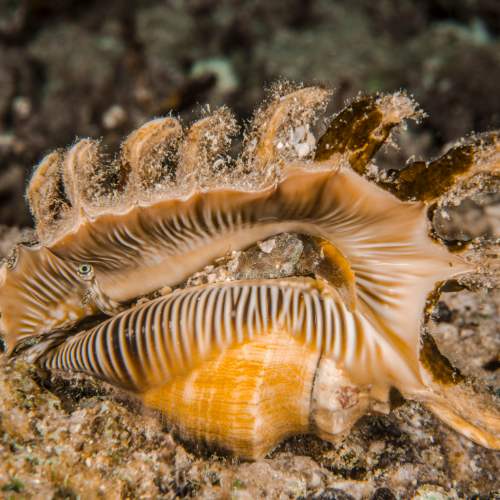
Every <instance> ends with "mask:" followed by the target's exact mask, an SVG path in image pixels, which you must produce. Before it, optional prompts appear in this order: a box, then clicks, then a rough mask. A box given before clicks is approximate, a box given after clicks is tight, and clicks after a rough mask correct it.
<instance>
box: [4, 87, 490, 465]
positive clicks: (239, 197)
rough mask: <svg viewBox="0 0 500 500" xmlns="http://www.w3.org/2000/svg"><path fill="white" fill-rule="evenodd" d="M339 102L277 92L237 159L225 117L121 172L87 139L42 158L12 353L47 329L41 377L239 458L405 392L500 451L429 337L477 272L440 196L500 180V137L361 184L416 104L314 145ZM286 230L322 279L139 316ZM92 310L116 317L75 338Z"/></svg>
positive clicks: (382, 109) (484, 412)
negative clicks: (458, 283)
mask: <svg viewBox="0 0 500 500" xmlns="http://www.w3.org/2000/svg"><path fill="white" fill-rule="evenodd" d="M328 96H329V92H328V91H326V90H324V89H321V88H317V87H309V88H302V89H299V90H295V91H293V92H291V93H288V94H284V95H278V96H276V97H275V99H274V100H272V101H271V102H270V103H268V105H267V106H265V107H263V108H262V109H261V110H260V111H259V112H258V113H257V114H256V117H255V120H254V122H253V123H252V125H251V127H250V129H249V131H248V133H247V136H246V139H245V141H244V144H243V151H242V153H241V155H240V157H239V158H238V159H237V160H236V161H234V162H231V161H230V160H228V157H227V154H226V151H227V149H228V147H229V136H230V135H231V134H232V133H234V132H235V131H236V125H235V122H234V119H233V118H232V116H231V115H230V113H229V111H228V110H226V109H225V108H222V109H221V110H219V111H217V112H215V113H214V114H212V115H209V116H207V117H205V118H203V119H202V120H200V121H198V122H196V123H195V124H194V125H192V126H191V127H190V128H189V130H187V131H186V132H184V131H183V130H182V127H181V126H180V124H179V123H178V122H177V121H176V120H175V119H173V118H164V119H157V120H153V121H152V122H149V123H147V124H146V125H144V126H143V127H141V128H140V129H138V130H137V131H135V132H134V133H132V134H131V135H130V136H129V137H128V138H127V140H126V141H125V142H124V144H123V147H122V151H121V155H120V157H119V159H118V160H117V161H115V162H112V163H108V164H106V163H105V162H103V161H102V155H101V153H100V152H99V148H98V144H97V143H96V142H95V141H90V140H82V141H80V142H78V143H77V144H75V145H74V146H73V147H72V148H71V149H70V150H69V151H67V152H65V153H63V152H55V153H52V154H51V155H49V156H48V157H46V158H45V159H44V160H43V161H42V163H41V164H40V166H39V167H38V169H37V170H36V172H35V174H34V176H33V179H32V181H31V183H30V186H29V189H28V197H29V199H30V203H31V207H32V209H33V212H34V215H35V219H36V220H37V230H38V234H39V237H40V244H39V245H37V246H35V247H33V248H26V247H21V248H19V249H18V250H17V255H15V256H14V258H13V262H12V263H11V264H10V265H6V266H4V267H3V268H2V270H1V271H0V273H1V274H0V280H1V284H0V311H1V313H2V317H1V323H0V328H1V329H2V331H3V332H4V333H5V335H6V338H7V340H8V342H9V345H10V347H11V348H12V347H13V345H14V344H15V343H16V342H19V341H20V340H22V339H23V338H24V337H29V336H33V335H45V337H46V340H45V341H43V342H42V343H41V344H40V345H39V346H38V352H41V353H42V354H41V356H40V362H41V363H42V364H43V365H44V366H47V367H50V368H56V369H66V370H75V371H84V372H87V373H90V374H93V375H95V376H98V377H101V378H103V379H105V380H108V381H111V382H113V383H115V384H116V385H119V386H122V387H124V388H125V389H128V390H130V391H132V392H136V393H139V394H140V396H141V397H142V398H143V400H144V401H145V402H146V404H148V405H150V406H153V407H157V408H159V409H162V410H163V411H164V412H166V414H167V415H168V416H169V417H170V418H171V420H173V421H175V422H176V423H177V424H178V426H179V428H180V429H181V432H184V433H185V434H186V435H187V436H188V437H189V436H190V437H193V436H194V437H197V438H202V437H203V438H204V439H205V440H207V441H208V442H209V443H212V444H213V443H215V444H218V445H222V446H224V447H227V448H229V449H232V450H233V451H235V452H237V453H239V454H241V455H244V456H249V457H253V456H258V455H259V454H262V453H265V452H266V451H267V450H268V449H269V448H270V447H272V446H273V445H274V444H276V442H277V441H279V440H280V439H281V438H283V437H284V436H286V435H289V434H291V433H296V432H304V431H308V430H314V431H316V432H318V433H319V434H320V435H322V436H323V437H326V438H331V436H332V435H334V434H336V433H338V432H341V431H345V430H346V429H348V428H349V427H350V425H352V424H353V423H354V421H355V420H356V419H357V418H358V417H359V416H360V415H361V414H362V413H363V412H365V411H367V410H368V409H369V408H374V407H378V408H381V407H384V405H385V406H387V403H388V399H389V390H390V388H391V387H396V388H398V389H399V390H400V391H401V392H402V393H403V394H404V395H405V396H406V397H409V398H413V399H417V400H420V401H423V402H424V403H425V404H427V406H428V407H429V408H430V409H431V410H433V411H434V412H435V413H436V414H437V415H438V416H440V417H441V418H442V419H443V420H445V421H446V422H447V423H449V424H450V425H451V426H453V427H454V428H456V429H457V430H459V431H461V432H462V433H464V434H465V435H467V436H469V437H471V438H472V439H474V440H475V441H477V442H479V443H481V444H483V445H485V446H490V447H495V448H498V447H500V444H499V437H498V433H499V430H500V418H499V412H498V410H497V409H496V408H495V407H493V406H491V405H490V404H489V402H488V399H487V396H485V395H477V394H473V393H472V392H470V391H469V390H468V389H467V387H466V386H464V384H463V383H462V378H461V376H460V375H459V374H457V372H456V371H454V370H453V369H452V367H450V366H449V365H448V364H447V363H446V362H445V361H444V360H443V358H441V357H440V356H439V353H438V352H437V350H436V349H435V346H434V345H433V343H432V340H431V339H429V338H427V337H424V339H423V342H422V343H421V335H420V324H421V318H422V315H423V311H424V309H425V305H426V301H427V299H428V295H429V293H431V292H432V291H433V290H434V288H435V286H436V284H437V283H440V282H443V281H445V280H447V279H449V278H451V277H455V276H458V275H460V274H462V273H465V272H467V271H469V270H471V266H470V265H468V264H467V263H466V262H465V260H463V259H462V258H461V257H460V256H459V255H456V254H452V253H450V252H449V250H448V249H447V248H446V247H444V246H443V245H442V244H440V243H439V242H438V241H436V240H435V239H433V238H432V237H431V235H430V234H429V227H428V220H427V210H428V205H429V204H430V203H433V202H435V201H436V200H438V199H439V197H440V196H442V195H443V194H444V193H446V192H447V191H448V190H449V189H451V188H452V187H453V186H454V185H455V184H456V183H457V182H458V181H460V180H462V179H467V178H468V177H469V176H470V175H471V174H477V173H481V174H484V175H488V176H490V177H492V176H495V175H498V164H499V146H498V144H499V141H498V136H497V134H495V133H491V134H486V135H483V136H479V137H476V138H473V139H471V140H470V141H469V142H466V143H463V144H460V145H458V146H457V147H455V148H453V149H451V150H450V151H449V152H448V153H446V155H444V156H443V157H442V158H440V159H438V160H436V161H435V162H431V163H430V164H427V163H423V162H415V163H412V164H409V165H407V166H406V168H404V169H403V170H402V171H401V172H400V173H399V174H398V175H396V176H395V177H396V178H395V179H394V180H393V181H391V182H389V181H384V180H379V181H378V184H379V185H377V183H376V182H373V181H370V180H368V179H367V178H366V176H367V173H368V166H369V162H370V159H371V158H372V156H373V155H374V153H375V152H376V151H377V149H378V148H379V147H380V146H381V144H382V143H383V142H384V141H385V140H386V139H387V137H388V135H389V133H390V130H391V129H392V128H393V127H394V126H395V125H397V124H398V123H400V122H401V121H402V120H404V119H406V118H411V117H416V116H418V113H417V112H416V110H415V106H414V104H413V103H412V101H411V100H410V99H408V98H407V97H405V96H404V95H401V94H395V95H389V96H380V97H368V98H362V99H359V100H357V101H355V102H354V103H352V104H351V105H350V106H349V107H347V108H346V109H345V110H343V111H342V112H340V113H339V114H338V115H337V116H336V117H335V118H334V119H333V121H332V122H331V124H330V126H329V127H328V129H327V131H326V132H325V134H324V135H323V136H322V137H321V138H320V139H319V141H318V143H317V145H316V143H315V140H314V138H313V135H312V133H311V124H312V123H313V122H314V119H315V116H316V113H317V112H318V111H320V110H321V109H323V108H324V106H325V103H326V100H327V98H328ZM383 188H386V189H383ZM409 200H412V201H409ZM287 231H294V232H298V233H302V234H308V235H310V236H312V237H313V239H314V242H315V245H316V247H317V248H318V250H319V254H320V256H321V257H320V259H319V260H320V262H319V264H318V265H317V266H316V267H315V268H314V269H313V270H312V272H313V273H314V274H315V275H316V278H315V279H313V280H311V279H299V278H295V279H292V278H291V279H289V280H285V281H279V280H278V281H267V280H253V281H247V282H234V283H223V284H213V285H207V286H204V287H201V288H187V289H184V290H178V291H174V292H173V293H171V294H167V295H166V296H165V297H160V298H158V299H155V300H152V301H149V302H147V303H146V304H142V305H136V306H133V307H132V308H130V309H126V308H127V307H128V306H129V304H130V302H132V301H134V300H136V299H137V298H139V297H142V296H145V295H147V294H150V293H152V292H155V291H156V290H158V289H161V288H162V287H166V286H167V287H168V286H175V285H177V284H179V283H180V282H181V281H182V280H183V279H185V278H186V277H188V276H189V275H190V274H192V273H193V272H195V271H198V270H199V269H200V268H202V267H203V266H204V265H206V264H208V263H210V262H211V261H213V260H214V259H215V258H217V257H219V256H221V255H223V254H224V253H226V252H227V251H228V250H234V249H242V248H245V247H247V246H249V245H250V244H252V243H254V242H256V241H259V240H262V239H265V238H267V237H268V236H271V235H274V234H278V233H282V232H287ZM122 309H126V310H125V311H124V312H121V313H120V311H121V310H122ZM97 311H102V312H104V313H106V314H109V315H112V316H113V317H112V318H111V319H108V320H105V321H103V322H102V323H100V324H99V325H97V326H95V327H94V328H90V329H84V328H83V327H78V326H77V327H76V330H78V329H80V330H82V331H80V332H79V333H76V334H74V335H72V336H71V337H69V338H68V339H65V338H64V337H65V336H66V335H68V332H67V331H65V330H64V328H65V327H70V326H74V325H75V323H76V322H77V321H78V320H81V319H82V318H86V317H88V316H90V315H92V314H94V313H96V312H97ZM72 333H74V332H72ZM58 343H60V345H57V344H58ZM421 347H422V348H421ZM287 371H288V372H289V373H290V374H293V376H292V375H291V376H290V380H289V381H288V382H287V381H286V380H284V379H283V377H282V375H283V373H286V372H287ZM280 377H281V378H280ZM231 387H236V391H232V392H231V391H229V388H231ZM239 389H241V391H240V390H239ZM229 393H230V394H231V395H229ZM311 394H312V396H311ZM251 395H253V396H251ZM465 396H467V397H465ZM270 398H271V399H272V400H273V404H272V405H271V404H270V403H269V399H270ZM311 398H312V399H311ZM280 405H281V406H283V408H282V407H281V406H280ZM207 412H213V416H214V418H213V419H210V418H208V419H205V420H204V417H205V415H206V414H207ZM311 415H312V417H311V421H312V422H314V424H312V428H311V427H310V425H311V424H310V418H309V417H310V416H311ZM240 417H241V418H240ZM226 418H229V422H231V425H229V431H226V430H224V429H225V428H226V427H228V426H227V425H225V422H227V421H228V420H226ZM267 422H269V425H267V424H266V423H267ZM259 423H260V425H264V427H259V425H258V424H259ZM264 429H266V430H268V429H269V433H268V434H265V432H264ZM263 433H264V434H263Z"/></svg>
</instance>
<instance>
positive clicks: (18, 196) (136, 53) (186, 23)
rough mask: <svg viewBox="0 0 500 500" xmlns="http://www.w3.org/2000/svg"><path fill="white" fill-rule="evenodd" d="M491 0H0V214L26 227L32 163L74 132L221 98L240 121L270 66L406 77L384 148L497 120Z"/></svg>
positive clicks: (114, 139)
mask: <svg viewBox="0 0 500 500" xmlns="http://www.w3.org/2000/svg"><path fill="white" fill-rule="evenodd" d="M499 32H500V1H498V0H414V1H410V0H377V1H373V0H357V1H348V0H345V1H342V0H276V1H270V0H220V1H215V0H185V1H181V0H143V1H125V0H107V1H105V2H103V1H97V0H95V1H94V0H87V1H85V2H83V1H78V0H50V1H43V0H0V224H4V225H16V226H29V225H31V218H30V215H29V213H28V211H27V208H26V206H25V202H24V199H23V195H24V188H25V185H26V182H27V179H28V178H29V175H30V172H31V171H32V169H33V166H34V165H35V164H36V163H37V162H38V161H39V160H40V159H41V158H42V156H43V155H44V154H46V153H47V152H49V151H50V150H52V149H54V148H58V147H64V146H66V145H68V144H70V143H72V142H73V141H74V139H75V137H85V136H92V137H102V138H103V141H104V143H105V144H106V146H107V147H108V150H109V151H111V152H112V151H114V150H116V148H117V147H118V145H119V141H120V140H121V138H122V137H123V136H124V135H125V134H127V133H128V132H129V131H130V130H132V129H133V128H135V127H137V126H138V125H140V124H142V123H143V122H145V121H147V120H148V119H150V118H151V117H154V116H158V115H165V114H168V113H173V114H174V115H176V116H180V117H181V118H182V120H183V121H184V122H185V123H189V122H190V121H192V120H193V119H195V118H196V116H199V114H200V112H201V110H202V106H203V105H205V104H209V105H210V107H211V108H215V107H217V106H220V105H221V104H227V105H229V106H230V107H232V108H233V109H234V111H235V112H236V113H237V115H238V116H239V118H240V119H241V120H248V119H249V118H250V117H251V115H252V112H253V110H254V109H255V106H256V105H257V104H258V103H259V102H260V101H261V100H262V98H263V97H264V95H265V88H266V87H267V86H269V84H270V83H272V82H273V81H275V80H277V79H290V80H295V81H301V82H304V83H315V82H320V83H324V84H326V85H328V86H330V87H333V88H334V89H335V94H334V101H333V103H332V108H331V109H330V113H333V112H335V111H336V110H338V109H339V108H340V107H342V105H343V104H345V102H346V100H348V99H350V98H352V97H354V96H356V95H357V94H358V93H359V92H377V91H394V90H398V89H407V91H408V92H409V93H411V94H413V95H414V96H415V99H416V100H417V101H418V102H419V103H420V104H421V106H422V108H423V109H424V110H425V111H426V112H427V113H428V114H429V117H428V118H427V119H426V120H425V121H424V122H423V124H422V125H421V126H420V127H419V128H418V130H417V129H416V128H410V129H409V130H407V131H405V132H404V133H403V134H402V135H401V137H400V152H399V153H398V154H396V155H394V154H393V155H392V157H389V159H388V160H387V161H394V162H396V161H401V162H403V161H404V158H405V157H408V156H412V155H414V156H416V157H419V158H421V157H429V156H432V155H435V154H437V153H439V151H441V150H442V148H443V147H445V145H446V144H447V143H449V142H450V141H454V140H455V139H458V138H459V137H461V136H463V135H466V134H468V133H469V132H471V131H477V132H480V131H484V130H488V129H492V128H498V127H500V43H499V38H498V36H499Z"/></svg>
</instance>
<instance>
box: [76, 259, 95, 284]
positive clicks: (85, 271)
mask: <svg viewBox="0 0 500 500" xmlns="http://www.w3.org/2000/svg"><path fill="white" fill-rule="evenodd" d="M77 272H78V276H80V278H82V280H86V281H88V280H91V279H92V278H93V277H94V268H93V267H92V265H91V264H87V263H84V264H80V265H79V266H78V271H77Z"/></svg>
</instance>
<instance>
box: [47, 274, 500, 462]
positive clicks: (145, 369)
mask: <svg viewBox="0 0 500 500" xmlns="http://www.w3.org/2000/svg"><path fill="white" fill-rule="evenodd" d="M377 326H378V325H375V324H374V323H373V322H371V321H370V320H369V319H368V318H367V317H365V315H363V314H362V312H360V311H358V310H356V311H352V312H351V311H349V309H348V308H347V307H346V305H345V303H344V301H343V299H342V298H341V296H340V295H339V294H338V293H337V291H336V289H335V288H331V287H328V286H326V287H325V285H324V283H323V282H318V281H315V280H311V279H300V278H295V279H288V280H253V281H247V282H245V281H243V282H239V281H235V282H232V283H220V284H214V285H208V286H207V285H203V286H199V287H191V288H186V289H180V290H176V291H174V292H173V293H171V294H169V295H167V296H166V297H160V298H158V299H156V300H152V301H149V302H147V303H145V304H143V305H140V306H137V307H134V308H132V309H129V310H127V311H125V312H122V313H121V314H118V315H116V316H114V317H113V318H111V319H109V320H107V321H105V322H103V323H101V324H100V325H98V326H96V327H94V328H93V329H91V330H88V331H82V332H80V333H78V334H76V335H75V336H73V337H71V338H69V339H68V340H66V341H65V342H64V343H62V344H61V345H60V346H58V347H56V348H55V349H52V350H50V351H49V352H48V353H47V354H45V355H44V356H43V357H42V358H41V360H40V362H41V364H42V365H43V366H44V367H46V368H49V369H59V370H69V371H77V372H84V373H87V374H90V375H93V376H95V377H98V378H101V379H103V380H106V381H108V382H111V383H112V384H114V385H116V386H119V387H122V388H124V389H126V390H129V391H131V392H132V393H135V394H138V395H139V397H140V398H141V399H142V400H143V402H144V403H145V404H146V405H147V406H149V407H152V408H155V409H158V410H161V411H162V412H163V413H164V414H166V415H167V416H168V418H169V420H170V422H171V423H173V425H174V426H175V427H176V429H177V430H178V431H179V433H180V434H181V435H182V436H183V437H185V438H188V439H195V440H197V441H205V442H206V443H207V444H209V445H212V446H213V445H216V446H217V447H219V448H220V447H222V448H224V449H227V450H230V451H231V452H233V453H236V454H238V455H240V456H243V457H247V458H257V457H259V456H262V455H265V454H266V453H267V452H269V451H270V450H271V449H272V448H273V447H274V446H275V445H276V444H278V443H279V442H280V441H281V440H282V439H284V438H285V437H287V436H290V435H293V434H297V433H306V432H316V433H318V434H319V435H320V436H321V437H322V438H323V439H330V440H332V439H334V438H335V436H336V435H337V434H339V433H342V432H345V431H347V430H348V429H349V428H350V427H351V426H352V425H353V424H354V422H355V421H356V420H357V419H358V418H359V417H360V416H361V415H363V414H364V413H365V412H366V411H368V410H369V409H370V408H372V409H373V408H378V409H379V410H380V408H383V407H384V406H387V405H388V402H389V391H390V389H391V387H396V388H397V389H398V390H399V391H400V392H401V393H402V394H403V395H404V396H406V397H408V398H412V399H416V400H419V401H422V402H424V403H425V404H426V405H427V406H428V407H429V408H430V409H431V410H432V411H434V412H436V413H437V414H439V415H440V416H442V415H443V413H444V415H445V418H446V421H447V422H448V423H449V424H450V425H452V426H453V427H455V428H457V429H458V430H460V432H462V433H464V434H465V435H467V436H468V437H470V438H471V439H474V440H475V441H477V442H479V443H481V444H483V445H484V446H489V447H496V448H498V447H499V446H500V439H499V437H498V435H499V432H500V412H498V411H496V412H495V410H494V409H488V408H487V407H486V408H485V409H484V410H483V411H484V414H483V418H482V420H481V421H479V422H477V421H476V420H477V419H476V420H474V421H471V422H468V421H466V420H465V419H464V416H467V415H470V414H471V413H473V410H472V408H470V407H468V406H467V404H464V402H463V401H462V399H463V395H464V390H463V389H461V390H460V389H459V390H457V389H456V386H455V388H454V391H455V392H452V393H451V395H450V394H446V397H445V395H444V394H443V391H442V389H441V388H440V387H439V385H436V384H433V383H432V382H431V381H430V376H429V373H428V372H427V371H426V368H425V360H424V361H423V360H422V359H421V358H420V357H419V353H418V351H417V350H416V349H413V350H410V349H409V347H410V346H408V345H407V344H405V343H404V342H402V339H401V338H400V337H398V336H396V335H394V332H391V331H390V329H387V330H382V329H380V328H377ZM457 377H458V375H457ZM466 401H467V400H466ZM443 406H444V408H445V411H443V410H442V407H443ZM485 424H486V425H487V427H486V428H485V427H484V425H485Z"/></svg>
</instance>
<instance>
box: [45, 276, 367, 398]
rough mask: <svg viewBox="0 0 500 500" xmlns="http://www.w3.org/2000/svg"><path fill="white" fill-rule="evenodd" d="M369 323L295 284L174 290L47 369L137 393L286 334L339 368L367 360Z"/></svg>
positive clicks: (63, 353) (65, 352)
mask: <svg viewBox="0 0 500 500" xmlns="http://www.w3.org/2000/svg"><path fill="white" fill-rule="evenodd" d="M366 326H367V325H366V324H365V323H363V321H362V320H361V319H360V318H358V317H356V318H354V316H353V314H352V313H349V312H348V311H347V309H346V308H345V307H344V305H343V303H342V301H341V299H340V298H337V297H336V296H332V295H323V294H321V292H319V291H318V289H316V288H314V287H312V286H306V285H304V284H303V283H299V282H294V281H292V280H291V281H286V282H280V281H275V282H272V281H254V282H233V283H225V284H218V285H207V286H202V287H196V288H190V289H185V290H180V291H177V292H174V293H172V294H170V295H168V296H166V297H161V298H159V299H156V300H153V301H151V302H148V303H146V304H144V305H141V306H138V307H135V308H133V309H130V310H128V311H125V312H124V313H121V314H118V315H117V316H115V317H113V318H111V319H109V320H108V321H105V322H104V323H102V324H100V325H99V326H97V327H95V328H94V329H92V330H89V331H85V332H81V333H79V334H78V335H76V336H75V337H73V338H70V339H68V340H67V341H66V342H65V343H63V344H62V345H60V346H59V347H58V348H56V349H55V350H53V351H51V352H49V353H48V354H47V355H46V356H45V357H44V359H43V360H42V364H44V365H45V366H46V367H48V368H55V369H62V370H71V371H79V372H85V373H89V374H91V375H94V376H97V377H99V378H101V379H104V380H106V381H108V382H111V383H113V384H115V385H119V386H122V387H124V388H127V389H131V390H135V391H144V390H146V389H148V388H149V387H152V386H154V385H157V384H161V383H164V382H166V381H168V380H170V379H171V378H172V377H173V376H175V375H177V374H181V373H186V372H187V371H188V370H189V369H190V368H191V367H192V366H194V365H195V364H196V362H197V361H200V360H203V359H206V358H207V356H209V355H210V354H211V353H213V352H214V351H215V352H217V351H220V350H222V349H224V348H225V347H228V346H230V345H233V344H236V343H240V342H244V341H247V340H251V339H252V338H254V337H256V336H259V335H264V334H266V333H269V332H273V331H274V332H276V331H284V332H287V333H289V334H290V335H292V336H294V337H295V338H298V339H301V340H302V341H303V342H304V343H305V344H306V345H308V346H310V347H311V348H314V349H317V350H319V351H321V352H330V353H332V355H333V356H334V357H335V358H336V359H338V360H339V361H340V362H346V363H357V362H358V363H359V362H362V358H363V356H365V355H366V352H365V351H364V349H363V346H361V348H360V346H359V345H358V343H359V341H360V340H362V339H363V337H364V335H365V334H364V333H363V329H364V328H366Z"/></svg>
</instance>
